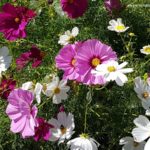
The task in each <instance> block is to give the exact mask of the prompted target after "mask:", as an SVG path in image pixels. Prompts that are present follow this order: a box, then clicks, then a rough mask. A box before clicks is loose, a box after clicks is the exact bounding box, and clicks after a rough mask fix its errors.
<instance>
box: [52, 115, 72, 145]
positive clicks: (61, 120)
mask: <svg viewBox="0 0 150 150" xmlns="http://www.w3.org/2000/svg"><path fill="white" fill-rule="evenodd" d="M49 123H50V124H51V125H53V126H54V128H51V132H52V136H51V138H50V141H58V144H60V143H63V142H64V141H65V139H70V138H71V136H72V135H73V134H74V131H73V130H74V128H75V124H74V116H73V114H71V113H69V114H68V115H67V114H66V113H65V112H59V113H58V114H57V119H55V118H52V119H51V120H50V121H49Z"/></svg>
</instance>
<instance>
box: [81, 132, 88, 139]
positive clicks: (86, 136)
mask: <svg viewBox="0 0 150 150" xmlns="http://www.w3.org/2000/svg"><path fill="white" fill-rule="evenodd" d="M80 137H81V138H83V139H88V138H89V135H88V134H86V133H82V134H80Z"/></svg>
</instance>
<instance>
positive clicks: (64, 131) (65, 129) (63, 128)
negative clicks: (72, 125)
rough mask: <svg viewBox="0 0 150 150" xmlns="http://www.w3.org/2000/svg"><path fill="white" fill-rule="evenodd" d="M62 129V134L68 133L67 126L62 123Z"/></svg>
mask: <svg viewBox="0 0 150 150" xmlns="http://www.w3.org/2000/svg"><path fill="white" fill-rule="evenodd" d="M60 130H61V134H62V135H63V134H65V133H66V131H67V128H65V127H64V126H63V125H61V127H60Z"/></svg>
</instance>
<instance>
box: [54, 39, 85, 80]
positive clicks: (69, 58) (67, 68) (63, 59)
mask: <svg viewBox="0 0 150 150" xmlns="http://www.w3.org/2000/svg"><path fill="white" fill-rule="evenodd" d="M81 45H82V43H81V42H78V43H75V44H68V45H66V46H64V47H63V48H62V49H61V50H60V51H59V53H58V55H57V56H56V58H55V61H56V67H57V68H59V69H61V70H63V71H64V75H63V79H66V80H67V79H69V80H78V81H80V78H81V76H80V75H79V74H78V73H77V67H76V59H75V56H76V54H77V51H78V48H79V47H80V46H81Z"/></svg>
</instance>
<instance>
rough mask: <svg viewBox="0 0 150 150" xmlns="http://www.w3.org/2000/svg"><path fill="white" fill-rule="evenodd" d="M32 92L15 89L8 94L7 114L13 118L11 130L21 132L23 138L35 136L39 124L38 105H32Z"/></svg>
mask: <svg viewBox="0 0 150 150" xmlns="http://www.w3.org/2000/svg"><path fill="white" fill-rule="evenodd" d="M33 99H34V96H33V94H32V92H29V91H26V90H22V89H15V90H13V91H12V92H11V93H10V94H9V96H8V102H9V104H8V106H7V109H6V114H7V115H8V116H9V118H10V119H11V120H12V122H11V128H10V130H11V131H12V132H13V133H20V134H21V135H22V137H23V138H26V137H30V136H33V135H34V134H35V127H36V126H37V122H36V116H37V111H38V110H37V107H36V106H35V105H34V106H32V102H33Z"/></svg>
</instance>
